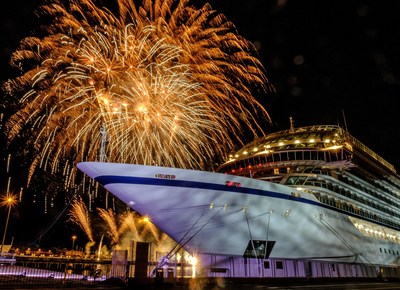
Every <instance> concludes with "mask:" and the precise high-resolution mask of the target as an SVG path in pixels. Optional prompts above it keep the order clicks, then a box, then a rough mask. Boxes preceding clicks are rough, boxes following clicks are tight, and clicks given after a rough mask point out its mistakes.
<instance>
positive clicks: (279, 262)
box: [276, 261, 283, 269]
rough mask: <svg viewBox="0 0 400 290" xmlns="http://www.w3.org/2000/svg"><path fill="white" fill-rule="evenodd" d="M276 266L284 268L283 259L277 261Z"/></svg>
mask: <svg viewBox="0 0 400 290" xmlns="http://www.w3.org/2000/svg"><path fill="white" fill-rule="evenodd" d="M276 268H277V269H283V262H282V261H276Z"/></svg>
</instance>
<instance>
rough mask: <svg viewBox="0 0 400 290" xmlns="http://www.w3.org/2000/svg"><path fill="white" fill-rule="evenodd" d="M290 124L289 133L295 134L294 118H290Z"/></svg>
mask: <svg viewBox="0 0 400 290" xmlns="http://www.w3.org/2000/svg"><path fill="white" fill-rule="evenodd" d="M289 122H290V130H289V132H290V133H293V132H294V122H293V118H292V117H289Z"/></svg>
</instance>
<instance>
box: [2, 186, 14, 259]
mask: <svg viewBox="0 0 400 290" xmlns="http://www.w3.org/2000/svg"><path fill="white" fill-rule="evenodd" d="M15 203H16V199H15V196H14V195H10V194H7V195H6V196H5V197H3V201H2V202H1V205H6V206H8V213H7V219H6V226H5V227H4V233H3V239H2V241H1V248H0V254H1V253H3V246H4V241H5V239H6V233H7V228H8V221H9V219H10V213H11V206H12V205H14V204H15Z"/></svg>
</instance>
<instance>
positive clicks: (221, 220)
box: [77, 125, 400, 277]
mask: <svg viewBox="0 0 400 290" xmlns="http://www.w3.org/2000/svg"><path fill="white" fill-rule="evenodd" d="M77 166H78V168H79V169H80V170H81V171H83V172H84V173H85V174H87V175H88V176H89V177H91V178H93V179H95V180H96V181H98V182H99V183H100V184H101V185H102V186H104V187H105V189H106V190H108V191H109V192H110V193H112V194H113V195H114V196H116V197H117V198H119V199H120V200H122V201H123V202H124V203H126V204H127V205H129V206H130V207H131V208H132V209H134V210H135V211H137V212H138V213H140V214H142V215H147V216H149V217H150V218H151V221H152V222H153V223H154V224H155V225H156V226H157V227H159V228H160V229H161V230H162V231H163V232H165V233H166V234H168V235H169V236H170V237H171V238H172V239H173V240H175V241H176V242H177V244H179V245H180V246H181V247H182V248H184V249H185V250H186V251H188V252H189V253H191V254H192V255H195V256H197V257H199V260H200V264H201V266H202V272H201V273H203V275H205V276H215V275H222V276H230V277H376V276H386V277H398V276H399V275H400V271H399V269H398V267H399V262H400V211H399V208H400V179H399V176H398V175H397V173H396V170H395V168H394V166H393V165H392V164H390V163H389V162H387V161H386V160H384V159H383V158H382V157H380V156H379V155H378V154H376V153H375V152H373V151H372V150H371V149H369V148H368V147H367V146H365V145H364V144H363V143H361V142H360V141H358V140H357V139H356V138H354V137H353V136H352V135H350V134H349V132H348V131H347V130H345V129H343V128H342V127H340V126H336V125H315V126H307V127H299V128H294V127H293V126H291V127H290V128H289V129H288V130H284V131H279V132H275V133H271V134H269V135H267V136H265V137H263V138H260V139H257V140H255V141H253V142H252V143H250V144H247V145H246V146H244V147H243V148H242V149H240V150H238V151H237V152H235V153H234V154H232V155H230V156H229V159H228V160H227V161H226V162H225V163H224V164H222V165H221V166H220V167H219V168H218V169H217V170H215V172H205V171H197V170H190V169H178V168H168V167H159V166H144V165H132V164H118V163H103V162H82V163H79V164H78V165H77Z"/></svg>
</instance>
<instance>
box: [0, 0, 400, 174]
mask: <svg viewBox="0 0 400 290" xmlns="http://www.w3.org/2000/svg"><path fill="white" fill-rule="evenodd" d="M108 1H111V0H104V1H103V2H105V3H106V2H108ZM38 2H40V1H32V0H13V1H8V2H7V5H3V7H2V9H1V12H0V13H1V16H0V33H1V38H0V54H1V55H0V65H1V69H0V81H1V82H3V81H5V80H6V79H7V78H9V77H12V76H13V75H15V71H13V70H12V69H11V68H10V67H9V66H8V61H9V58H10V55H11V52H12V51H13V50H15V49H16V47H17V45H18V41H19V40H20V39H22V38H23V37H24V36H27V35H29V32H30V31H31V30H32V29H33V28H34V27H35V26H36V25H38V24H39V22H38V21H37V19H36V16H35V15H34V8H35V3H38ZM204 2H205V1H192V2H191V3H193V4H194V5H196V6H197V5H200V4H199V3H204ZM208 2H209V3H211V5H212V7H214V8H215V9H216V10H217V11H219V12H221V13H223V14H225V15H226V16H227V18H228V19H229V20H230V21H232V22H233V23H234V24H235V25H236V27H237V29H238V33H239V34H241V35H242V36H243V37H245V38H246V39H248V40H250V41H252V42H253V43H254V44H255V46H256V47H257V48H258V53H259V58H260V59H261V61H262V63H263V64H264V66H265V69H266V72H267V75H268V78H269V80H270V82H271V83H272V84H273V86H274V87H275V90H276V91H275V92H271V93H268V94H266V95H265V96H263V97H264V98H265V100H264V103H265V104H266V108H267V110H268V112H269V113H270V115H271V117H272V121H273V125H272V126H271V125H269V124H266V125H265V128H266V129H267V130H268V131H272V130H274V131H275V130H278V129H279V130H281V129H282V130H283V129H288V128H289V117H293V119H294V122H295V126H308V125H320V124H333V125H336V124H340V125H341V126H343V127H345V126H347V129H348V130H349V132H350V133H351V134H352V135H353V136H354V137H356V138H357V139H358V140H360V141H361V142H362V143H364V144H365V145H367V146H368V147H370V148H371V149H372V150H374V151H375V152H376V153H378V154H379V155H381V156H382V157H384V158H385V159H387V160H388V161H389V162H390V163H392V164H393V165H394V166H395V167H396V169H397V170H400V150H399V142H400V135H399V130H398V128H399V127H400V126H399V124H400V121H399V118H398V117H399V115H400V112H399V101H398V98H399V96H400V17H399V15H400V1H394V0H393V1H379V0H369V1H368V0H346V1H345V0H307V1H306V0H286V1H285V0H274V1H272V0H218V1H217V0H215V1H212V0H211V1H208ZM4 6H7V7H4Z"/></svg>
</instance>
